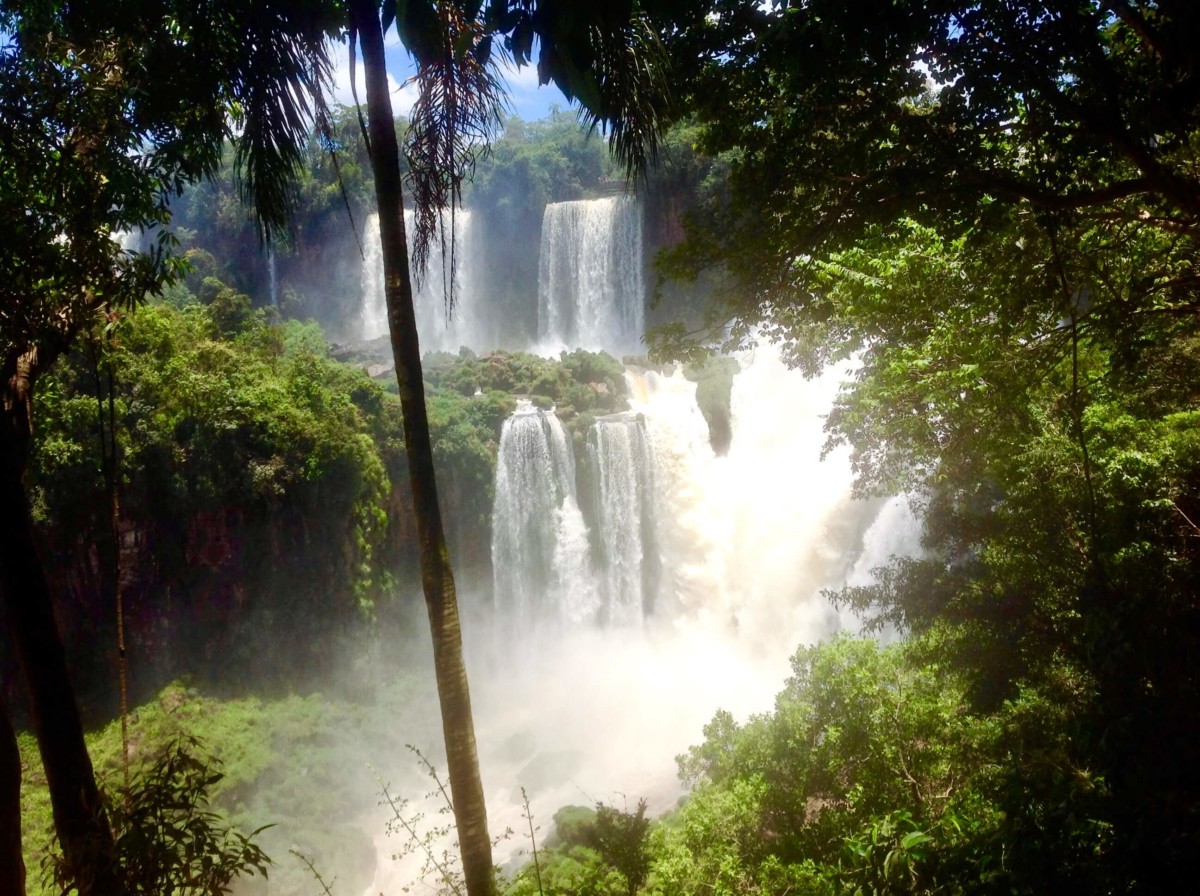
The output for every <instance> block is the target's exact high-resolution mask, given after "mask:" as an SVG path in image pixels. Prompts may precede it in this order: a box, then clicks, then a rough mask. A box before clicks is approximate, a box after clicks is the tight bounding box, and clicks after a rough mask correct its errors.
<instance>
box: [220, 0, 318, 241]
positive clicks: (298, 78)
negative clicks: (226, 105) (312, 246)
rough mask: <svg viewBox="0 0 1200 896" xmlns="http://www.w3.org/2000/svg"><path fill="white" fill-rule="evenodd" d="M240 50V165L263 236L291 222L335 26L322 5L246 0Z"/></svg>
mask: <svg viewBox="0 0 1200 896" xmlns="http://www.w3.org/2000/svg"><path fill="white" fill-rule="evenodd" d="M241 5H242V6H243V7H244V8H243V9H242V11H241V16H240V18H239V20H238V21H239V23H240V30H241V33H240V35H239V39H240V42H241V46H242V47H243V48H246V49H245V51H244V52H243V53H241V54H239V58H238V59H237V65H236V66H235V68H234V69H233V71H232V75H231V78H230V84H229V89H230V93H231V96H232V99H233V102H234V104H235V108H238V109H240V116H239V119H238V121H237V124H238V125H240V127H241V133H240V135H237V140H236V146H237V148H236V153H235V156H234V162H235V168H236V171H237V174H238V180H239V192H240V194H241V198H242V200H243V201H244V202H247V203H248V204H251V205H252V206H253V208H254V211H255V221H256V224H257V227H258V233H259V238H260V239H261V240H263V241H268V240H270V239H271V238H272V236H273V235H274V234H276V233H277V232H278V231H280V230H282V229H284V228H285V227H286V226H287V221H288V217H289V213H290V212H291V210H292V207H293V204H294V198H295V197H294V191H295V183H296V174H297V172H298V171H299V169H300V166H301V165H302V164H303V150H304V146H305V143H306V142H307V140H308V137H309V134H310V132H311V127H312V124H313V122H314V120H316V119H318V118H319V117H320V116H321V114H323V106H324V103H325V100H324V97H325V95H326V93H327V88H328V86H329V84H330V81H331V77H330V72H331V63H330V60H329V45H328V42H327V38H328V36H329V35H330V34H331V33H333V32H334V31H335V30H336V25H335V23H334V21H333V20H332V19H331V18H330V17H329V16H328V14H324V15H323V14H322V12H323V10H322V8H321V7H322V5H321V4H314V3H309V2H299V3H297V2H287V0H273V2H266V3H257V2H256V3H250V4H241Z"/></svg>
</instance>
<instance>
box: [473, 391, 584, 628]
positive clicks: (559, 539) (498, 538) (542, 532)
mask: <svg viewBox="0 0 1200 896" xmlns="http://www.w3.org/2000/svg"><path fill="white" fill-rule="evenodd" d="M492 569H493V583H494V597H495V603H496V608H497V611H498V613H499V615H500V618H501V619H502V620H503V621H504V622H505V623H506V624H511V625H515V626H519V627H523V628H529V627H532V626H534V625H536V624H537V623H539V622H541V621H543V620H547V619H555V618H560V619H563V620H566V621H570V622H580V621H584V620H588V619H591V618H592V617H593V616H594V615H595V613H596V610H597V607H598V601H597V599H596V596H595V592H594V589H593V588H592V587H591V586H592V581H593V573H592V569H591V562H590V557H589V547H588V540H587V530H586V527H585V526H584V523H583V515H582V514H581V512H580V510H579V503H578V500H577V499H576V494H575V458H574V453H573V451H572V449H571V440H570V438H569V437H568V436H567V433H566V431H565V430H564V429H563V425H562V423H561V422H560V421H559V419H558V417H557V416H556V415H555V413H554V412H553V411H541V410H538V409H537V408H534V407H533V406H532V405H531V404H529V403H528V402H524V403H522V405H521V406H520V407H518V408H517V411H516V413H514V414H513V415H512V416H511V417H509V419H508V420H507V421H505V423H504V427H503V429H502V431H501V433H500V447H499V453H498V456H497V460H496V497H495V504H494V507H493V512H492Z"/></svg>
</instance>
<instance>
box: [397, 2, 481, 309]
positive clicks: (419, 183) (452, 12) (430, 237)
mask: <svg viewBox="0 0 1200 896" xmlns="http://www.w3.org/2000/svg"><path fill="white" fill-rule="evenodd" d="M437 14H438V18H439V21H440V28H439V29H438V30H437V41H438V42H437V45H436V50H435V49H434V48H433V47H432V46H431V45H430V43H428V42H425V43H424V44H423V48H422V52H421V53H420V54H419V55H418V57H417V74H416V76H415V77H416V82H417V86H418V89H419V95H418V99H417V102H416V104H415V105H414V106H413V110H412V116H411V121H410V123H409V129H408V134H407V137H406V139H405V147H404V151H405V156H406V157H407V159H408V165H409V174H408V177H409V180H410V183H411V185H412V191H413V202H414V213H413V219H414V231H415V232H414V234H413V240H412V245H413V268H414V275H415V277H414V279H416V280H417V281H418V282H419V281H420V280H421V279H422V278H423V277H424V276H425V271H426V268H427V267H428V264H429V258H430V251H431V249H432V247H433V245H434V240H435V239H437V240H438V241H439V242H440V245H441V249H442V257H443V258H444V259H446V260H447V261H446V264H445V265H444V266H443V277H445V278H447V279H448V283H447V289H446V291H445V294H446V296H447V303H448V307H447V309H446V310H447V313H448V314H449V313H451V312H452V311H453V307H454V295H455V283H454V254H455V251H456V246H455V243H454V226H453V222H454V216H455V209H456V207H457V206H458V205H459V204H460V202H461V199H462V185H463V183H464V182H465V181H467V180H469V179H470V178H471V176H472V174H473V173H474V169H475V163H476V160H477V159H478V158H479V157H480V155H481V154H483V153H485V152H486V151H487V149H488V147H489V146H490V144H491V141H492V138H493V137H494V136H495V134H496V132H497V129H498V128H499V126H500V115H501V112H502V111H503V99H502V97H503V91H502V88H501V86H500V82H499V80H498V78H497V77H496V74H495V71H494V69H493V68H492V66H491V62H490V59H489V56H490V53H488V52H486V51H481V46H482V45H483V43H484V41H486V40H487V37H486V34H485V31H484V28H483V25H482V23H481V22H480V21H479V20H478V19H477V18H476V17H474V16H471V15H469V14H468V13H467V12H466V11H464V9H463V8H462V6H461V5H460V4H459V3H455V2H453V0H441V2H438V4H437ZM447 213H448V217H449V226H448V227H447V226H445V223H444V222H445V218H446V214H447ZM447 230H448V231H449V233H447ZM447 249H449V251H447Z"/></svg>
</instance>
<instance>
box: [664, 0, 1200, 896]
mask: <svg viewBox="0 0 1200 896" xmlns="http://www.w3.org/2000/svg"><path fill="white" fill-rule="evenodd" d="M710 11H711V13H712V14H710V15H706V16H705V17H703V18H702V19H697V20H696V21H694V22H693V23H692V24H691V25H690V26H688V27H687V28H684V29H682V30H681V31H680V32H679V34H677V35H676V36H675V37H674V38H673V40H672V49H673V52H674V53H675V54H676V58H677V64H679V65H681V66H684V67H687V66H691V72H692V74H691V76H690V77H689V79H688V80H687V82H686V83H688V84H689V85H694V88H693V89H691V90H690V91H689V94H688V98H687V100H686V103H687V104H688V105H689V107H690V108H694V109H696V110H697V115H698V120H699V124H700V128H701V132H700V138H699V139H700V144H701V145H702V146H704V147H705V148H707V149H708V150H709V151H710V152H713V153H721V154H724V156H725V157H726V158H727V159H728V161H729V164H730V171H731V175H730V178H731V180H730V190H729V192H728V194H718V195H716V196H714V197H713V200H712V201H711V202H710V203H709V205H708V206H707V207H706V208H702V209H701V210H700V211H699V212H698V213H697V214H696V215H695V216H694V218H693V221H692V228H691V231H690V234H689V240H688V242H687V244H685V245H684V246H683V247H682V248H681V249H680V250H678V251H677V252H676V253H675V254H674V256H673V258H672V259H671V265H672V266H673V268H674V269H675V270H677V271H679V270H683V271H691V272H695V271H698V270H702V269H705V268H707V267H710V266H714V265H718V266H721V267H722V268H723V269H724V270H726V271H728V272H730V273H731V274H732V275H733V280H734V283H735V284H736V285H735V286H734V288H733V289H732V290H731V292H730V296H729V298H730V304H729V305H728V306H727V311H726V313H732V314H734V315H736V320H737V322H736V324H735V325H734V327H733V329H732V330H731V331H730V332H731V334H732V339H733V341H734V342H737V341H740V340H743V339H748V338H751V337H755V338H756V337H759V336H762V335H766V336H769V337H773V338H777V339H780V340H783V341H784V342H785V343H786V344H787V346H788V348H789V352H790V355H791V358H792V360H793V362H794V363H796V364H799V365H802V366H804V367H806V368H807V369H809V370H814V371H815V370H817V369H819V368H820V367H822V366H823V365H824V364H825V363H826V362H828V361H829V360H831V359H836V358H845V357H853V358H855V359H856V360H857V368H856V372H855V374H854V376H853V380H852V381H851V382H850V383H849V384H847V386H846V387H845V388H844V389H843V391H842V394H841V397H840V398H839V401H838V404H837V407H836V408H835V410H834V413H833V415H832V416H831V418H830V438H831V442H833V443H836V442H846V443H848V444H849V445H850V446H851V448H852V450H853V457H854V463H855V467H856V470H857V472H858V474H859V487H860V489H861V490H863V491H865V492H876V491H882V492H888V491H894V490H897V489H901V490H908V491H909V492H910V493H911V494H912V495H913V497H914V500H915V501H917V502H918V503H920V504H921V505H922V507H923V508H924V510H925V519H926V536H925V543H926V548H927V551H928V555H927V557H926V559H924V560H921V561H906V562H903V563H900V564H898V565H896V566H894V567H893V568H891V569H890V570H887V571H885V572H884V574H883V577H882V579H881V581H880V584H878V585H877V586H875V587H871V588H859V589H851V590H849V591H847V592H845V593H843V594H842V595H841V598H840V599H841V600H842V601H844V602H847V603H849V604H851V605H854V606H856V607H858V608H859V609H860V610H864V611H866V612H868V613H876V614H879V616H878V619H879V620H880V621H882V620H884V619H887V620H891V621H893V622H898V623H900V624H902V625H903V626H904V627H906V628H907V630H908V631H910V632H912V633H914V634H923V635H926V636H928V637H930V638H932V640H931V641H928V642H927V644H929V645H935V646H931V647H930V653H929V656H930V657H931V658H940V659H941V660H949V661H950V662H952V663H953V664H954V666H955V667H956V668H959V669H962V670H965V671H966V672H967V673H968V679H969V686H968V690H967V693H968V694H969V696H970V698H971V705H972V706H973V707H974V709H975V710H976V711H979V712H985V713H986V712H999V711H1000V710H1001V709H1002V708H1003V707H1005V706H1008V705H1011V703H1012V701H1014V700H1017V699H1019V695H1020V694H1022V693H1023V692H1025V690H1026V689H1028V688H1034V689H1036V690H1038V691H1039V692H1040V693H1042V694H1050V695H1053V699H1054V700H1056V701H1058V702H1059V704H1060V705H1061V706H1063V707H1066V708H1068V711H1069V713H1070V721H1069V723H1068V724H1067V725H1066V727H1065V728H1063V729H1061V730H1062V735H1061V736H1062V737H1063V738H1064V739H1066V742H1067V743H1069V744H1070V748H1071V749H1072V750H1073V751H1076V753H1075V756H1074V758H1073V759H1071V760H1070V761H1069V762H1067V763H1066V764H1065V765H1064V766H1063V767H1061V768H1060V772H1059V773H1062V774H1065V773H1067V771H1066V770H1067V768H1069V767H1070V766H1071V765H1072V764H1073V765H1075V767H1077V768H1078V769H1080V770H1086V771H1087V773H1088V774H1089V775H1094V776H1096V779H1097V780H1102V782H1103V783H1102V786H1101V787H1100V789H1099V790H1089V791H1088V795H1087V796H1086V798H1085V797H1084V796H1083V795H1082V794H1076V795H1075V796H1071V795H1067V796H1066V797H1065V799H1066V803H1065V804H1064V805H1065V807H1064V809H1063V811H1064V812H1065V813H1067V815H1066V816H1062V817H1057V816H1056V817H1049V816H1048V817H1045V818H1043V819H1041V820H1040V821H1039V822H1038V824H1039V825H1046V826H1047V827H1043V828H1042V830H1043V832H1044V833H1048V832H1049V831H1050V830H1051V829H1053V830H1054V833H1053V835H1052V836H1047V837H1046V839H1044V840H1043V842H1044V843H1047V844H1049V843H1055V844H1057V846H1054V847H1048V849H1049V850H1050V852H1049V853H1048V854H1041V855H1038V856H1033V855H1022V856H1021V857H1020V862H1021V863H1023V868H1022V869H1021V870H1020V872H1019V874H1020V875H1029V877H1028V878H1027V879H1028V880H1030V881H1037V882H1038V883H1037V885H1036V886H1035V887H1034V888H1035V889H1045V888H1049V887H1052V886H1053V887H1058V886H1065V885H1067V884H1066V882H1067V881H1069V880H1071V879H1072V876H1073V874H1074V872H1072V871H1070V870H1069V861H1068V860H1067V859H1066V856H1067V855H1068V853H1069V850H1068V849H1066V847H1065V843H1066V841H1065V840H1063V839H1062V838H1064V837H1069V836H1072V835H1071V834H1069V831H1071V830H1075V831H1076V833H1078V831H1079V829H1078V828H1073V827H1072V825H1074V824H1076V822H1077V820H1078V819H1079V818H1083V817H1087V818H1090V819H1092V820H1093V821H1095V822H1096V823H1097V824H1100V825H1102V826H1103V827H1104V829H1105V830H1111V831H1112V832H1113V834H1112V837H1111V838H1108V837H1105V838H1102V839H1101V840H1097V841H1095V842H1094V848H1095V850H1096V852H1095V854H1094V857H1093V861H1094V862H1095V866H1094V867H1095V868H1096V869H1104V870H1103V871H1102V872H1101V873H1102V875H1107V876H1108V877H1107V879H1108V880H1111V881H1121V882H1122V883H1121V886H1122V887H1127V888H1130V889H1132V890H1144V891H1147V892H1149V891H1153V890H1154V888H1155V887H1156V886H1157V885H1158V884H1159V883H1160V882H1162V881H1165V880H1169V879H1171V877H1170V875H1171V874H1172V873H1174V872H1170V871H1168V869H1182V867H1183V866H1184V864H1186V859H1185V856H1187V855H1189V854H1190V853H1191V852H1192V851H1193V850H1194V848H1195V844H1196V837H1197V833H1196V827H1195V823H1194V812H1195V807H1196V805H1197V799H1198V797H1200V791H1198V790H1197V788H1196V786H1195V782H1194V780H1193V775H1192V773H1191V771H1190V769H1193V768H1195V767H1196V759H1197V758H1198V757H1197V754H1196V746H1195V745H1196V743H1197V732H1196V731H1194V730H1192V723H1191V721H1189V720H1190V719H1191V717H1192V715H1193V714H1191V713H1189V712H1188V711H1187V710H1186V709H1185V707H1187V706H1189V705H1191V704H1193V703H1194V702H1195V700H1196V698H1197V696H1200V695H1198V694H1197V683H1198V680H1200V679H1198V677H1197V673H1198V671H1200V670H1198V669H1197V667H1196V661H1195V659H1194V657H1195V656H1196V653H1195V648H1196V645H1197V638H1198V636H1200V615H1198V613H1197V607H1196V604H1195V599H1194V595H1195V594H1196V586H1197V584H1198V583H1200V579H1198V573H1200V565H1198V561H1200V557H1198V556H1197V554H1196V549H1195V546H1194V545H1195V537H1196V534H1197V529H1196V525H1195V522H1194V521H1195V520H1196V519H1197V516H1196V514H1197V510H1198V508H1197V507H1196V506H1195V495H1196V494H1197V485H1198V484H1200V479H1198V476H1200V466H1198V463H1197V462H1198V460H1200V455H1197V453H1196V447H1195V446H1196V445H1197V427H1196V423H1197V421H1196V419H1195V416H1194V415H1195V410H1194V409H1195V407H1196V403H1197V399H1200V394H1198V393H1197V391H1196V387H1195V382H1196V380H1195V377H1194V370H1195V368H1194V364H1195V358H1196V354H1195V347H1196V344H1197V342H1196V339H1197V336H1198V335H1200V333H1198V329H1197V324H1198V319H1197V316H1196V310H1197V300H1198V299H1200V291H1198V287H1200V280H1198V279H1197V276H1196V260H1197V258H1196V252H1197V248H1198V242H1200V217H1198V216H1197V211H1198V208H1197V205H1196V197H1197V196H1200V178H1198V176H1197V173H1196V172H1197V168H1196V166H1195V159H1196V150H1197V139H1200V128H1198V125H1200V93H1198V92H1197V88H1198V83H1200V82H1197V80H1196V74H1195V52H1196V50H1195V46H1194V44H1193V42H1191V41H1190V40H1188V39H1186V38H1183V37H1182V35H1185V34H1192V33H1194V32H1195V30H1196V25H1197V22H1196V15H1197V11H1196V9H1195V8H1194V7H1193V6H1192V5H1191V4H1184V3H1148V2H1147V3H1137V2H1082V3H1080V2H1071V0H1064V2H1042V3H1037V4H1022V5H1013V4H1010V3H1004V2H996V3H991V2H987V0H985V2H982V3H957V2H936V0H933V2H911V3H909V2H901V3H888V4H880V3H849V4H846V3H832V2H830V3H825V2H821V0H812V2H805V3H772V4H769V5H765V6H763V7H749V6H746V5H744V4H725V3H717V4H713V5H712V7H711V10H710ZM1043 784H1045V785H1046V786H1049V780H1045V781H1043ZM1076 796H1077V797H1078V799H1079V800H1080V802H1078V803H1077V802H1075V799H1076ZM1030 798H1032V797H1030ZM1068 807H1069V808H1068ZM1008 811H1009V812H1015V811H1016V807H1015V806H1014V807H1010V808H1009V809H1008ZM1071 812H1077V813H1079V814H1078V815H1077V816H1073V818H1074V819H1075V820H1072V816H1070V813H1071ZM1014 817H1015V816H1014ZM1060 847H1062V848H1061V849H1060ZM1048 855H1053V856H1054V858H1052V859H1051V858H1048ZM1015 861H1017V859H1016V858H1014V862H1015ZM1181 863H1183V864H1181ZM1022 879H1026V878H1024V877H1023V878H1022ZM1031 886H1032V884H1031Z"/></svg>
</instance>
